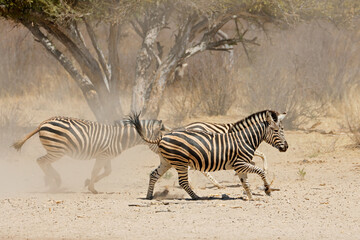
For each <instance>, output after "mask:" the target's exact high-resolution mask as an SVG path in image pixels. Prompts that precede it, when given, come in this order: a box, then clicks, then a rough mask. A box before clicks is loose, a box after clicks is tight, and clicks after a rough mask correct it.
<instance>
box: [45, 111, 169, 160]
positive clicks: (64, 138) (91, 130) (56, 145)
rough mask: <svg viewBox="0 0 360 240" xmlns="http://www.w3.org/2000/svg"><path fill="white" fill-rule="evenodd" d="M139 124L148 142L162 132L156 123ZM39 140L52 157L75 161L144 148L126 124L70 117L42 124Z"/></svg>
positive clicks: (145, 121)
mask: <svg viewBox="0 0 360 240" xmlns="http://www.w3.org/2000/svg"><path fill="white" fill-rule="evenodd" d="M140 124H141V125H142V126H143V129H144V134H145V135H146V136H148V137H149V138H153V137H157V136H159V135H160V134H161V130H162V129H163V124H162V122H161V121H159V120H142V121H140ZM39 137H40V141H41V142H42V144H43V146H44V147H45V148H46V150H47V151H48V153H50V154H51V155H53V156H62V155H69V156H71V157H74V158H78V159H91V158H96V157H98V156H100V155H101V156H104V155H106V156H108V157H115V156H117V155H119V154H120V153H121V152H122V151H124V150H126V149H129V148H131V147H133V146H136V145H139V144H145V142H144V141H143V140H142V138H141V137H140V136H139V135H138V134H137V132H136V130H135V128H134V127H133V126H132V125H131V124H128V122H127V121H117V122H116V123H114V124H102V123H99V122H94V121H88V120H83V119H76V118H70V117H53V118H50V119H48V120H46V121H44V122H42V123H41V124H40V126H39ZM150 149H152V150H153V151H155V152H156V149H157V147H154V146H150Z"/></svg>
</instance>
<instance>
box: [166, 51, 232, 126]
mask: <svg viewBox="0 0 360 240" xmlns="http://www.w3.org/2000/svg"><path fill="white" fill-rule="evenodd" d="M203 55H209V54H203ZM203 55H201V56H199V57H198V58H195V59H194V60H193V61H191V63H190V64H189V65H190V66H189V67H188V68H187V69H185V74H184V76H183V77H182V78H180V79H177V80H175V81H174V82H173V83H172V84H171V85H170V86H169V87H168V90H167V99H168V102H169V103H170V106H171V108H172V111H171V115H172V119H173V120H174V121H175V122H176V123H180V122H182V121H183V120H184V119H185V118H187V117H194V116H196V115H207V116H216V115H226V113H227V112H228V110H229V109H230V107H231V106H232V105H233V103H234V102H235V100H236V88H235V87H236V86H235V82H234V74H233V71H232V70H229V69H228V68H226V67H225V66H224V65H225V64H222V65H219V63H225V62H226V61H225V60H224V59H223V58H226V57H227V56H228V55H225V54H217V55H216V56H205V57H204V56H203ZM174 92H176V95H174V94H173V93H174Z"/></svg>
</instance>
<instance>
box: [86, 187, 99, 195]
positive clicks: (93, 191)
mask: <svg viewBox="0 0 360 240" xmlns="http://www.w3.org/2000/svg"><path fill="white" fill-rule="evenodd" d="M88 189H89V191H90V192H92V193H93V194H98V191H96V190H95V188H88Z"/></svg>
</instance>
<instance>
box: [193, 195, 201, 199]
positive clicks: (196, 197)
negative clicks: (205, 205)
mask: <svg viewBox="0 0 360 240" xmlns="http://www.w3.org/2000/svg"><path fill="white" fill-rule="evenodd" d="M191 200H201V198H200V197H199V196H194V197H191Z"/></svg>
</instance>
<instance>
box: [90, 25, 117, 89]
mask: <svg viewBox="0 0 360 240" xmlns="http://www.w3.org/2000/svg"><path fill="white" fill-rule="evenodd" d="M83 20H84V23H85V26H86V30H87V32H88V34H89V37H90V40H91V43H92V45H93V47H94V49H95V52H96V54H97V56H98V60H99V62H100V65H101V68H102V70H103V72H104V73H105V78H104V82H105V85H106V87H107V88H108V90H110V86H109V79H110V78H111V75H110V74H111V73H110V69H109V66H108V65H107V63H106V60H105V57H104V54H103V52H102V50H101V48H100V46H99V44H98V42H97V38H96V34H95V32H94V29H93V28H92V26H91V25H90V23H89V22H88V21H87V20H86V19H83Z"/></svg>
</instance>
